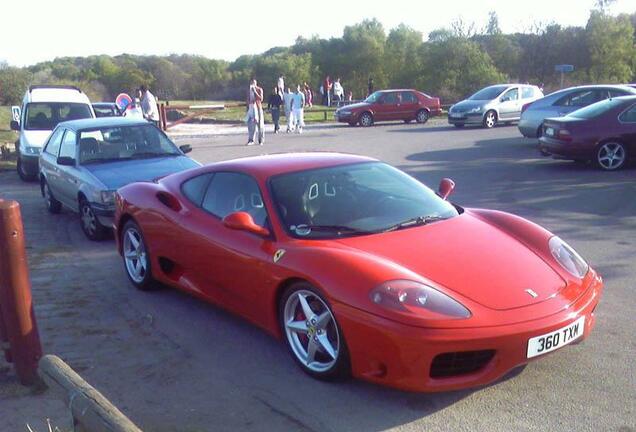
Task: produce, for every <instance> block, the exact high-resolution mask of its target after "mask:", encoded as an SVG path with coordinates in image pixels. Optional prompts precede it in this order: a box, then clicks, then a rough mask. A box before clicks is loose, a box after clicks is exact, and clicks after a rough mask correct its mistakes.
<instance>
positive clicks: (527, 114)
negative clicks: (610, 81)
mask: <svg viewBox="0 0 636 432" xmlns="http://www.w3.org/2000/svg"><path fill="white" fill-rule="evenodd" d="M633 94H636V88H632V87H629V86H623V85H588V86H579V87H570V88H567V89H563V90H559V91H556V92H554V93H551V94H549V95H548V96H546V97H544V98H543V99H539V100H538V101H536V102H533V103H532V104H531V105H528V106H526V108H525V109H524V110H523V112H522V113H521V119H520V120H519V132H521V135H523V136H525V137H527V138H537V137H539V136H541V130H542V128H543V121H544V120H545V119H546V118H549V117H563V116H565V115H567V114H569V113H571V112H574V111H576V110H578V109H581V108H583V107H586V106H588V105H591V104H593V103H596V102H599V101H602V100H605V99H609V98H613V97H618V96H628V95H633Z"/></svg>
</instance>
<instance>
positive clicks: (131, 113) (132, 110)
mask: <svg viewBox="0 0 636 432" xmlns="http://www.w3.org/2000/svg"><path fill="white" fill-rule="evenodd" d="M139 105H140V102H139V98H134V99H133V100H132V101H130V103H129V104H128V106H127V107H126V110H125V111H124V114H123V116H124V117H128V118H131V119H135V120H137V119H139V120H142V119H143V118H144V112H143V111H142V110H141V108H140V107H139Z"/></svg>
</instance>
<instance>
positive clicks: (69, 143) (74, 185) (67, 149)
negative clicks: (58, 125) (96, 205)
mask: <svg viewBox="0 0 636 432" xmlns="http://www.w3.org/2000/svg"><path fill="white" fill-rule="evenodd" d="M58 157H59V158H63V157H68V158H71V159H73V164H72V165H70V166H67V165H60V164H59V163H58V164H57V168H58V173H59V179H58V182H57V186H58V190H59V195H58V196H57V198H58V199H59V200H60V201H62V202H63V203H64V204H65V205H66V206H67V207H69V208H71V209H73V210H77V209H78V202H77V193H78V191H79V178H78V177H79V170H78V168H77V134H76V133H75V131H72V130H70V129H69V130H67V131H66V133H65V134H64V138H62V144H61V145H60V154H59V156H58Z"/></svg>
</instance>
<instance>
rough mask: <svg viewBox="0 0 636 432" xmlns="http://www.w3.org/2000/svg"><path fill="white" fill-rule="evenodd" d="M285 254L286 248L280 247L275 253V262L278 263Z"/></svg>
mask: <svg viewBox="0 0 636 432" xmlns="http://www.w3.org/2000/svg"><path fill="white" fill-rule="evenodd" d="M283 255H285V249H278V250H277V251H276V252H275V253H274V262H275V263H277V262H278V261H279V260H280V259H281V258H282V257H283Z"/></svg>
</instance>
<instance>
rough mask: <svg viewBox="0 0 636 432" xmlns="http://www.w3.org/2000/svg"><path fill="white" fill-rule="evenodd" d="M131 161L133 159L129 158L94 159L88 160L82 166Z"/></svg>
mask: <svg viewBox="0 0 636 432" xmlns="http://www.w3.org/2000/svg"><path fill="white" fill-rule="evenodd" d="M130 159H131V158H129V157H112V158H94V159H88V160H85V161H82V165H88V164H93V163H104V162H116V161H123V160H130Z"/></svg>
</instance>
